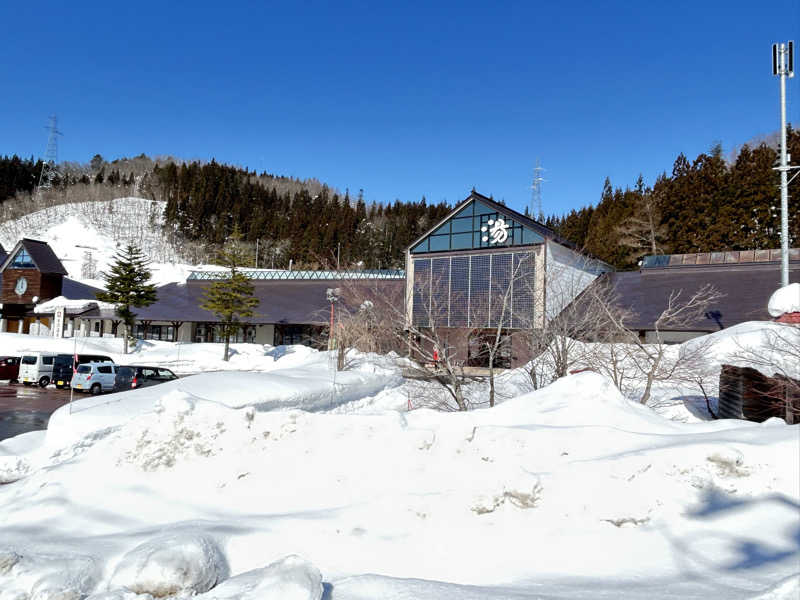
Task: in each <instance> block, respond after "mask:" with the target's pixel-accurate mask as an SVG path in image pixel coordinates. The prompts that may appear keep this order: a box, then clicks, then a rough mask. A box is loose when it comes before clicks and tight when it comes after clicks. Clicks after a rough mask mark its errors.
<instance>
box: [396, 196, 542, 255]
mask: <svg viewBox="0 0 800 600" xmlns="http://www.w3.org/2000/svg"><path fill="white" fill-rule="evenodd" d="M543 242H544V237H543V236H542V235H541V234H540V233H539V232H537V231H534V230H533V229H531V228H530V227H528V226H526V225H523V224H522V223H520V222H517V221H516V220H515V219H512V218H510V217H508V216H507V215H505V214H504V213H500V212H498V211H497V210H496V209H494V208H492V207H490V206H488V205H486V204H484V203H483V202H480V201H478V200H474V201H472V202H471V203H470V204H468V205H467V206H465V207H464V208H463V209H462V210H460V211H459V212H458V213H456V214H455V215H454V216H453V217H452V218H450V219H449V220H448V221H446V222H445V223H443V224H442V225H440V226H439V227H437V228H436V229H435V230H434V231H433V232H431V234H430V235H428V236H427V237H426V238H425V239H423V240H422V241H421V242H420V243H419V244H417V245H416V246H414V247H413V248H412V249H411V253H412V254H421V253H427V252H446V251H448V250H472V249H475V248H498V247H508V246H522V245H532V244H541V243H543Z"/></svg>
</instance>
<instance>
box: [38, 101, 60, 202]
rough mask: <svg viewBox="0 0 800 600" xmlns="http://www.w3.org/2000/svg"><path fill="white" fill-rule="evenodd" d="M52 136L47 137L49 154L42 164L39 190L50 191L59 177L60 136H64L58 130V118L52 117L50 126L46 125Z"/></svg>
mask: <svg viewBox="0 0 800 600" xmlns="http://www.w3.org/2000/svg"><path fill="white" fill-rule="evenodd" d="M44 128H45V129H47V130H48V131H49V132H50V134H49V135H48V136H47V152H45V155H44V162H43V163H42V172H41V173H40V174H39V185H38V186H37V187H38V189H39V190H42V189H48V188H49V187H50V186H51V185H52V184H53V179H55V178H56V177H58V175H59V173H58V136H59V135H63V134H62V133H61V132H60V131H59V130H58V117H56V116H55V115H53V116H52V117H50V124H49V125H45V127H44Z"/></svg>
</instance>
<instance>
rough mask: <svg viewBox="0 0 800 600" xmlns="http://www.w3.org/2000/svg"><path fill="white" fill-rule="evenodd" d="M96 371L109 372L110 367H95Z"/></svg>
mask: <svg viewBox="0 0 800 600" xmlns="http://www.w3.org/2000/svg"><path fill="white" fill-rule="evenodd" d="M97 371H98V373H111V367H97Z"/></svg>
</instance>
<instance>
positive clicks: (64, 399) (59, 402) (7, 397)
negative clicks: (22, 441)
mask: <svg viewBox="0 0 800 600" xmlns="http://www.w3.org/2000/svg"><path fill="white" fill-rule="evenodd" d="M68 402H69V390H57V389H56V388H55V387H54V386H52V385H51V386H48V387H46V388H40V387H39V386H38V385H32V386H24V385H22V384H21V383H8V382H0V440H4V439H6V438H10V437H13V436H15V435H19V434H20V433H26V432H28V431H36V430H38V429H47V422H48V421H49V420H50V415H51V414H53V412H54V411H55V410H56V409H57V408H58V407H59V406H63V405H64V404H67V403H68Z"/></svg>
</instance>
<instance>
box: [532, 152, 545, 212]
mask: <svg viewBox="0 0 800 600" xmlns="http://www.w3.org/2000/svg"><path fill="white" fill-rule="evenodd" d="M544 170H545V169H544V168H542V165H541V163H540V161H539V159H538V158H537V159H536V166H535V167H534V168H533V185H531V190H532V191H533V193H532V194H531V218H532V219H540V220H541V219H542V218H544V213H543V212H542V184H543V183H544V182H546V181H547V180H546V179H544V178H543V177H542V172H543V171H544Z"/></svg>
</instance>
